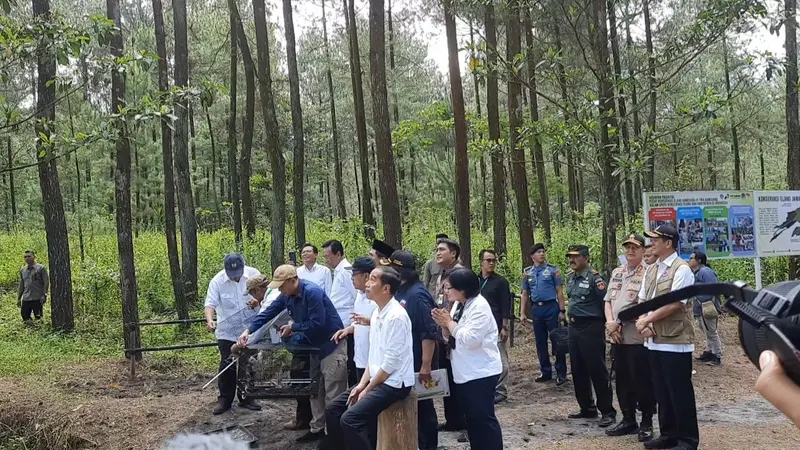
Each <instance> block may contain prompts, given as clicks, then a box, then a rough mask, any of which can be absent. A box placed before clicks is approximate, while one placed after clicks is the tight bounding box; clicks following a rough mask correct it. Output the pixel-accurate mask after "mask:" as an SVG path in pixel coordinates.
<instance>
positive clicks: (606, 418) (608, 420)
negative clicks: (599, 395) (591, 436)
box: [597, 414, 617, 428]
mask: <svg viewBox="0 0 800 450" xmlns="http://www.w3.org/2000/svg"><path fill="white" fill-rule="evenodd" d="M616 421H617V415H616V414H603V417H602V418H601V419H600V420H598V421H597V426H598V427H600V428H606V427H609V426H611V425H614V423H615V422H616Z"/></svg>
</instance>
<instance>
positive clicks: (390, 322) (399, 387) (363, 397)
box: [318, 267, 414, 450]
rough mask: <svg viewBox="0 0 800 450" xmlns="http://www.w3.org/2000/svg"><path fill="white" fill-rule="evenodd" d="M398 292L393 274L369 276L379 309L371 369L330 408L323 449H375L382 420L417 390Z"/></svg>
mask: <svg viewBox="0 0 800 450" xmlns="http://www.w3.org/2000/svg"><path fill="white" fill-rule="evenodd" d="M398 287H400V275H399V274H398V273H397V271H396V270H394V269H392V268H389V267H378V268H376V269H375V270H373V271H372V273H371V274H370V276H369V281H368V282H367V297H368V298H369V299H370V300H372V301H374V302H375V303H377V305H378V308H377V309H376V310H375V311H373V313H372V317H371V318H370V330H369V338H370V348H369V360H368V364H367V368H366V370H365V371H364V375H363V376H362V377H361V381H360V382H359V384H358V385H357V386H355V387H353V388H352V389H351V390H350V391H348V392H344V393H342V394H341V395H339V396H338V397H336V399H335V400H334V401H333V402H331V403H329V404H328V406H327V408H326V410H325V417H326V423H327V424H328V437H327V439H326V440H325V441H323V442H322V443H321V444H320V446H319V447H318V449H325V450H342V449H347V450H372V449H375V448H376V446H377V434H378V431H377V428H378V415H380V413H381V412H382V411H384V410H385V409H387V408H388V407H390V406H391V405H392V404H394V403H395V402H397V401H400V400H403V399H404V398H406V396H408V393H409V392H410V391H411V388H412V387H413V386H414V356H413V350H412V338H411V319H409V317H408V314H407V313H406V310H405V309H404V308H403V307H402V306H401V305H400V303H398V301H397V300H395V299H394V294H395V293H396V292H397V289H398ZM348 406H349V407H348Z"/></svg>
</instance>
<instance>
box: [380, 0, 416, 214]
mask: <svg viewBox="0 0 800 450" xmlns="http://www.w3.org/2000/svg"><path fill="white" fill-rule="evenodd" d="M386 18H387V21H388V22H387V24H386V25H387V28H388V30H387V31H388V35H389V74H390V76H391V79H392V83H391V86H390V90H391V94H392V120H393V121H394V126H398V125H400V106H399V103H398V101H397V72H396V71H395V57H394V20H393V19H394V17H393V16H392V0H388V9H387V10H386ZM406 159H407V157H406V155H404V154H403V153H402V151H400V150H398V152H397V160H396V163H397V176H398V177H399V178H398V179H399V182H400V183H399V184H400V185H399V192H400V212H401V213H402V214H403V215H404V216H405V215H406V214H408V192H407V191H408V189H407V183H406V161H405V160H406ZM412 163H413V162H412Z"/></svg>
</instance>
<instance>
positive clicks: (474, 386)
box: [431, 268, 503, 450]
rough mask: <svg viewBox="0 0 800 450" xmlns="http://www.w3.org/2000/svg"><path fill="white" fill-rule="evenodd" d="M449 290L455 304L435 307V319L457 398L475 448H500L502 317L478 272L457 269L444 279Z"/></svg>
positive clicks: (448, 292) (446, 293)
mask: <svg viewBox="0 0 800 450" xmlns="http://www.w3.org/2000/svg"><path fill="white" fill-rule="evenodd" d="M444 290H445V295H447V297H448V299H449V300H450V301H452V302H454V303H453V308H452V309H451V310H450V312H449V313H448V312H447V311H445V310H442V309H434V310H433V312H432V313H431V314H432V315H433V318H434V320H435V321H436V322H437V323H438V324H439V326H441V327H442V334H443V335H444V337H445V338H446V339H448V341H449V346H450V348H451V353H450V363H451V364H452V367H453V380H454V381H455V384H456V389H455V391H456V395H457V397H458V403H459V406H460V407H461V409H462V410H463V411H464V414H465V416H466V419H467V434H468V436H469V441H470V448H471V449H473V450H500V449H502V448H503V434H502V430H501V429H500V424H499V423H498V422H497V417H495V414H494V393H495V387H496V386H497V379H498V377H499V376H500V373H501V372H502V371H503V363H502V362H501V360H500V351H499V350H498V348H497V322H496V321H495V320H494V316H493V315H492V309H491V307H489V303H488V302H487V301H486V299H485V298H483V296H481V295H480V285H479V282H478V276H477V275H475V273H474V272H472V271H471V270H469V269H463V268H462V269H456V270H454V271H452V272H450V273H449V274H448V275H447V278H446V280H445V282H444Z"/></svg>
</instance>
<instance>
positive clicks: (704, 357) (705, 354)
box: [694, 350, 714, 361]
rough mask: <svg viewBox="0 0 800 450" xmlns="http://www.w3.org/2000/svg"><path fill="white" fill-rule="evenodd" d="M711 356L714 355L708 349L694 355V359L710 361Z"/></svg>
mask: <svg viewBox="0 0 800 450" xmlns="http://www.w3.org/2000/svg"><path fill="white" fill-rule="evenodd" d="M713 357H714V354H713V353H711V352H710V351H708V350H706V351H704V352H703V353H702V354H701V355H700V356H695V358H694V359H696V360H698V361H711V358H713Z"/></svg>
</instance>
